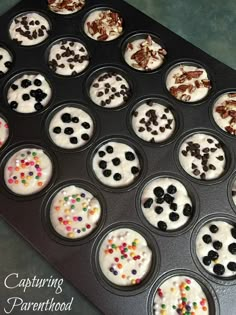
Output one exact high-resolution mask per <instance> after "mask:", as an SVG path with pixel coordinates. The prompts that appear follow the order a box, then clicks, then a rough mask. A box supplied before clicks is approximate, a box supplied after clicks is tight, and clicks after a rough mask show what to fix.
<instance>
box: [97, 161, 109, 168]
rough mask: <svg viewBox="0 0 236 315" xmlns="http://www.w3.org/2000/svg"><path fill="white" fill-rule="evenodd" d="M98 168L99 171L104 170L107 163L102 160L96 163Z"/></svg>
mask: <svg viewBox="0 0 236 315" xmlns="http://www.w3.org/2000/svg"><path fill="white" fill-rule="evenodd" d="M98 166H99V167H100V168H101V169H103V170H105V169H106V168H107V162H106V161H103V160H102V161H100V162H99V163H98Z"/></svg>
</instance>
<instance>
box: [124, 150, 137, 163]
mask: <svg viewBox="0 0 236 315" xmlns="http://www.w3.org/2000/svg"><path fill="white" fill-rule="evenodd" d="M125 158H126V160H128V161H134V160H135V155H134V154H133V152H130V151H128V152H125Z"/></svg>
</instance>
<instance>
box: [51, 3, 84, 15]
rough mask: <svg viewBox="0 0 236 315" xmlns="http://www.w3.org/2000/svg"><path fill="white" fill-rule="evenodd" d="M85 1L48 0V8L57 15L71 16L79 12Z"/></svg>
mask: <svg viewBox="0 0 236 315" xmlns="http://www.w3.org/2000/svg"><path fill="white" fill-rule="evenodd" d="M84 5H85V0H48V7H49V9H50V10H51V11H53V12H55V13H57V14H64V15H66V14H72V13H75V12H78V11H80V10H81V9H82V8H83V7H84Z"/></svg>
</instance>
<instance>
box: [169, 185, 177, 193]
mask: <svg viewBox="0 0 236 315" xmlns="http://www.w3.org/2000/svg"><path fill="white" fill-rule="evenodd" d="M176 191H177V189H176V187H175V186H174V185H170V186H169V187H168V188H167V192H168V193H169V194H171V195H174V194H175V193H176Z"/></svg>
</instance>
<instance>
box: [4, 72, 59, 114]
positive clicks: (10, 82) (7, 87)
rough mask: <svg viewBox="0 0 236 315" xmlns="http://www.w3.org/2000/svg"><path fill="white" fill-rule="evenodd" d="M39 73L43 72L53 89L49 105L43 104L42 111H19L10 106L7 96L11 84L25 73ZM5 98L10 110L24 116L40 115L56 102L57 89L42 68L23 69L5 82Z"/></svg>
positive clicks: (5, 103)
mask: <svg viewBox="0 0 236 315" xmlns="http://www.w3.org/2000/svg"><path fill="white" fill-rule="evenodd" d="M37 74H41V75H42V76H43V77H44V78H45V80H46V81H47V83H48V84H49V87H50V89H51V97H50V99H49V101H48V103H47V105H45V106H43V109H42V110H40V111H35V112H31V113H22V112H18V111H15V110H13V109H11V108H10V104H9V103H8V98H7V94H8V91H9V88H10V87H11V85H12V84H13V83H14V82H15V81H16V80H17V79H19V78H21V77H22V76H23V75H37ZM3 98H4V105H5V106H6V107H8V109H9V110H11V111H12V112H13V113H14V114H16V115H19V116H22V117H23V116H24V117H29V116H35V115H40V114H42V113H43V112H44V111H46V110H47V109H48V108H49V107H50V106H51V105H52V104H53V102H54V99H55V89H54V86H53V83H52V82H50V81H49V79H48V77H47V74H45V73H44V72H42V71H41V70H39V71H38V70H30V69H29V70H23V71H20V72H16V73H14V74H13V75H12V76H11V78H10V79H9V80H8V82H7V83H6V84H5V86H4V88H3Z"/></svg>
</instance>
